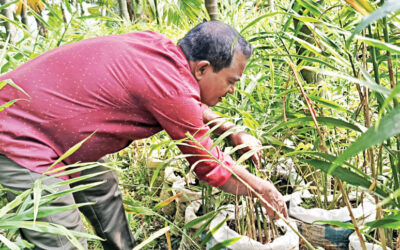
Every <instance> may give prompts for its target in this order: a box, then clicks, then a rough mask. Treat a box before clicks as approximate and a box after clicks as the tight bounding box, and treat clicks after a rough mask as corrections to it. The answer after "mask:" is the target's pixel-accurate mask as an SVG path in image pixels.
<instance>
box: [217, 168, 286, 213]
mask: <svg viewBox="0 0 400 250" xmlns="http://www.w3.org/2000/svg"><path fill="white" fill-rule="evenodd" d="M232 171H233V172H234V173H235V174H236V175H237V176H238V177H240V178H241V179H242V180H243V181H244V182H246V183H247V184H248V185H249V186H250V187H251V188H252V189H253V190H254V191H255V192H257V193H258V194H260V195H261V196H262V197H263V198H264V199H265V200H266V201H267V202H268V203H269V204H270V205H271V206H272V207H273V208H274V209H275V210H276V211H277V212H278V213H280V214H282V215H283V216H284V217H285V218H287V217H288V213H287V208H286V203H285V201H284V199H283V196H282V195H281V193H279V191H278V190H277V189H276V188H275V186H274V185H273V184H272V183H271V182H270V181H266V180H263V179H261V178H260V177H257V176H255V175H253V174H250V173H249V172H248V171H247V170H246V169H244V168H242V167H240V166H234V167H233V168H232ZM219 188H220V189H222V190H223V191H225V192H228V193H231V194H235V195H246V196H249V195H250V196H252V197H256V196H255V194H253V193H250V190H248V188H247V187H246V185H244V184H243V183H242V182H241V181H239V180H238V179H237V178H236V177H234V176H233V175H232V176H231V178H230V179H229V180H228V181H227V182H226V183H225V184H224V185H222V186H220V187H219ZM263 206H264V208H265V209H266V210H267V214H268V216H269V217H271V218H279V217H278V215H277V214H275V212H274V211H273V210H272V209H271V208H270V207H268V206H267V205H266V204H263Z"/></svg>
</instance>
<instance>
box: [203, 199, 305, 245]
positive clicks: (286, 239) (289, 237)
mask: <svg viewBox="0 0 400 250" xmlns="http://www.w3.org/2000/svg"><path fill="white" fill-rule="evenodd" d="M240 214H242V212H240ZM226 216H229V219H232V220H234V219H235V206H234V205H227V206H226V207H225V208H224V209H223V210H222V211H221V213H219V214H218V215H217V216H216V217H215V218H214V219H213V220H212V221H211V224H210V228H214V227H215V226H217V225H218V224H219V223H221V222H222V221H224V220H225V218H226ZM276 225H277V226H280V227H282V228H283V229H284V231H285V234H284V235H282V236H280V237H278V238H276V239H275V240H273V241H272V242H270V243H268V244H261V243H260V242H258V241H255V240H253V239H250V238H249V237H247V236H244V235H240V234H238V233H237V232H235V231H234V230H232V229H230V228H229V226H228V225H227V224H226V223H225V225H223V226H222V227H221V228H220V229H219V230H218V231H217V232H215V233H214V235H213V241H212V246H214V245H216V244H218V243H219V242H222V241H224V240H228V239H231V238H235V237H241V239H240V240H239V241H237V242H236V243H234V244H232V245H230V246H228V248H229V249H232V250H243V249H246V250H250V249H254V250H256V249H257V250H271V249H274V250H288V249H298V246H299V237H298V236H297V234H296V233H295V232H294V231H293V230H292V229H291V228H290V227H289V226H288V225H286V223H285V222H284V221H282V220H277V221H276ZM291 226H293V227H294V228H295V229H296V230H297V227H296V223H294V222H293V221H291Z"/></svg>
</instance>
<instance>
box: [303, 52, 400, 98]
mask: <svg viewBox="0 0 400 250" xmlns="http://www.w3.org/2000/svg"><path fill="white" fill-rule="evenodd" d="M399 49H400V48H399ZM303 68H304V69H307V70H311V71H314V72H317V73H320V74H322V75H326V76H332V77H337V78H341V79H344V80H347V81H349V82H352V83H358V84H360V85H361V86H364V87H367V88H369V89H371V90H373V91H375V92H378V93H381V94H382V95H384V96H388V95H389V94H390V92H391V91H392V90H390V89H388V88H385V87H383V86H381V85H378V84H377V83H376V82H372V81H364V80H361V79H358V78H354V77H352V76H349V75H343V74H341V73H339V72H334V71H328V70H323V69H319V68H315V67H307V66H304V67H303Z"/></svg>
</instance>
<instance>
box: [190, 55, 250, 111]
mask: <svg viewBox="0 0 400 250" xmlns="http://www.w3.org/2000/svg"><path fill="white" fill-rule="evenodd" d="M202 62H207V61H202ZM200 63H201V62H200ZM246 63H247V58H246V57H245V56H244V55H243V54H242V53H241V52H237V53H235V54H234V56H233V58H232V63H231V65H230V66H229V67H228V68H223V69H222V70H220V71H218V72H217V73H215V72H214V71H213V68H212V66H211V65H210V64H209V63H208V64H207V63H204V65H200V67H199V70H198V71H197V72H196V74H195V77H196V78H197V80H198V83H199V86H200V95H201V102H202V103H204V104H207V105H208V106H215V105H216V104H217V103H218V102H220V101H221V100H222V97H224V96H225V95H226V94H228V93H229V94H233V92H234V91H235V82H237V81H239V80H240V77H241V76H242V73H243V70H244V68H245V67H246Z"/></svg>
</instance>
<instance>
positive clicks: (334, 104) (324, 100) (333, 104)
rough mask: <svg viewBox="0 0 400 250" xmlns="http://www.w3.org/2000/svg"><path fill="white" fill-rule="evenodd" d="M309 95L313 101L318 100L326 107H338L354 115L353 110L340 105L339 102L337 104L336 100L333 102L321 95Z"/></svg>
mask: <svg viewBox="0 0 400 250" xmlns="http://www.w3.org/2000/svg"><path fill="white" fill-rule="evenodd" d="M308 97H309V98H310V99H311V100H313V101H315V102H318V103H321V104H322V105H324V106H326V107H329V108H332V109H336V110H338V111H342V112H346V113H348V114H350V115H353V114H354V113H353V112H352V111H350V110H348V109H345V108H343V107H342V106H340V105H339V104H337V103H335V102H333V101H330V100H326V99H324V98H321V97H319V96H313V95H309V96H308Z"/></svg>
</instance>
